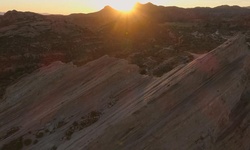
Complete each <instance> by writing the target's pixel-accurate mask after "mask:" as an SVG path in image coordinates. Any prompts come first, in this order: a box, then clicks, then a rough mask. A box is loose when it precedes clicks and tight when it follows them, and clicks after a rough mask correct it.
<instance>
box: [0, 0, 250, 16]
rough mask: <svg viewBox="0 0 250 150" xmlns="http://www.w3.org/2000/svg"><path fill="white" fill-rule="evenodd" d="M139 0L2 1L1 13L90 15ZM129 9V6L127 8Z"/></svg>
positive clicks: (190, 0) (183, 2)
mask: <svg viewBox="0 0 250 150" xmlns="http://www.w3.org/2000/svg"><path fill="white" fill-rule="evenodd" d="M138 1H139V2H140V3H147V2H152V3H154V4H156V5H163V6H179V7H196V6H209V7H214V6H219V5H225V4H227V5H240V6H250V3H249V0H199V1H198V0H152V1H148V0H138ZM136 2H137V0H0V3H1V4H0V12H6V11H8V10H13V9H16V10H19V11H32V12H37V13H50V14H70V13H89V12H94V11H98V10H100V9H102V8H103V7H104V6H106V5H111V6H113V7H115V8H117V9H121V8H122V7H123V6H126V5H127V4H128V3H130V4H129V5H131V3H133V4H134V3H136ZM126 7H128V6H126Z"/></svg>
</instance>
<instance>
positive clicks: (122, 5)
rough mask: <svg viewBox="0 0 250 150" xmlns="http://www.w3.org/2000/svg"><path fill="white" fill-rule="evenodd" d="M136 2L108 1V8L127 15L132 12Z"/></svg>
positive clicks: (125, 0) (133, 0) (123, 0)
mask: <svg viewBox="0 0 250 150" xmlns="http://www.w3.org/2000/svg"><path fill="white" fill-rule="evenodd" d="M135 4H136V0H113V1H110V6H111V7H113V8H115V9H117V10H119V11H121V12H124V13H129V12H131V11H132V10H133V7H134V5H135Z"/></svg>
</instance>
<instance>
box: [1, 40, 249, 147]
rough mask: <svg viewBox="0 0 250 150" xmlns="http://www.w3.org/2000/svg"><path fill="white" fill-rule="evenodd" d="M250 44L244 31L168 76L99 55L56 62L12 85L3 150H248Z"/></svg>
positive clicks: (5, 105) (4, 112) (4, 104)
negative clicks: (80, 61) (79, 62)
mask: <svg viewBox="0 0 250 150" xmlns="http://www.w3.org/2000/svg"><path fill="white" fill-rule="evenodd" d="M248 60H249V50H248V48H247V45H246V42H245V40H244V37H243V36H241V35H238V36H236V37H234V38H232V39H230V40H228V41H227V42H226V43H224V44H223V45H221V46H219V47H218V48H216V49H214V50H213V51H211V52H209V53H207V54H205V55H202V56H200V57H198V58H197V59H195V60H194V61H192V62H191V63H189V64H187V65H185V66H183V67H178V68H175V69H173V70H172V71H170V72H168V73H167V74H164V75H163V76H162V77H158V78H156V77H151V76H145V75H141V74H139V68H138V67H137V66H135V65H131V64H128V62H127V61H125V60H121V59H116V58H111V57H108V56H104V57H101V58H100V59H98V60H95V61H93V62H90V63H88V64H86V65H85V66H82V67H76V66H74V65H73V64H64V63H61V62H55V63H53V64H51V65H49V66H47V67H44V68H41V69H39V70H37V71H35V72H33V73H32V74H31V75H28V76H26V77H24V78H22V79H21V80H19V81H18V82H17V83H15V84H13V85H12V86H10V87H8V89H7V91H6V94H5V95H4V98H3V99H2V100H1V103H0V145H2V146H3V147H2V149H11V148H12V149H44V150H47V149H56V148H57V149H72V150H73V149H74V150H75V149H97V150H100V149H105V150H110V149H152V150H155V149H163V150H165V149H176V150H179V149H193V150H196V149H220V150H221V149H225V150H228V149H232V150H234V149H243V150H248V148H249V147H250V144H249V140H250V137H249V135H250V134H249V133H250V128H249V119H250V115H249V109H250V106H249V88H248V87H249V86H248V77H249V72H248V71H249V61H248Z"/></svg>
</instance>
